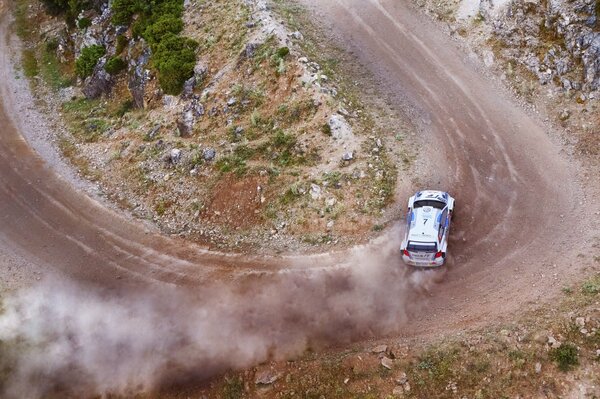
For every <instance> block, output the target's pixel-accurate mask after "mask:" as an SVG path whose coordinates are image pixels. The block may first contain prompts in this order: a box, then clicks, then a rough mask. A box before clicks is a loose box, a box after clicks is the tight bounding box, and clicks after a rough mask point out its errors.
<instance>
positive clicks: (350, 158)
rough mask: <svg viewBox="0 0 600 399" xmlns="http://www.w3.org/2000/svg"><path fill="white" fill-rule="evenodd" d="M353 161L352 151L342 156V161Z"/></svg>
mask: <svg viewBox="0 0 600 399" xmlns="http://www.w3.org/2000/svg"><path fill="white" fill-rule="evenodd" d="M353 159H354V153H353V152H352V151H348V152H345V153H344V155H342V160H344V161H346V162H348V161H352V160H353Z"/></svg>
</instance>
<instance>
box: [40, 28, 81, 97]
mask: <svg viewBox="0 0 600 399" xmlns="http://www.w3.org/2000/svg"><path fill="white" fill-rule="evenodd" d="M55 44H56V45H58V43H56V42H55V41H53V40H51V41H48V42H47V43H46V45H45V46H44V48H43V49H42V50H41V60H40V62H39V69H40V76H41V77H42V79H43V80H44V82H46V84H47V85H48V86H49V87H50V88H51V89H53V90H59V89H62V88H63V87H68V86H70V85H71V84H72V82H73V75H72V70H71V69H70V68H69V66H68V65H62V64H61V63H60V61H59V60H58V58H57V57H56V53H55V52H54V51H55V47H54V45H55Z"/></svg>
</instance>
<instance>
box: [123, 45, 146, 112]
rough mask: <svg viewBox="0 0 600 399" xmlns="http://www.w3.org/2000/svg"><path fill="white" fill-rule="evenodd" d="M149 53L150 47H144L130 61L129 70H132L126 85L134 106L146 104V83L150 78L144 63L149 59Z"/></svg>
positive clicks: (139, 106)
mask: <svg viewBox="0 0 600 399" xmlns="http://www.w3.org/2000/svg"><path fill="white" fill-rule="evenodd" d="M150 54H151V51H150V48H149V47H146V48H144V50H143V51H142V54H141V55H140V56H139V57H138V58H137V59H135V60H133V61H131V62H130V70H131V71H132V72H131V73H130V75H129V82H128V87H129V92H130V93H131V97H132V98H133V106H134V107H135V108H144V107H145V106H146V99H145V96H146V83H147V82H148V80H149V79H150V76H149V72H148V71H147V70H146V65H147V64H148V61H149V60H150Z"/></svg>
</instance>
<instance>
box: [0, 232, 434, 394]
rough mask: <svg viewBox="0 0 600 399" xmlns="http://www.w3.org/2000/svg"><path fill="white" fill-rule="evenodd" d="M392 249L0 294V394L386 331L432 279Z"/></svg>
mask: <svg viewBox="0 0 600 399" xmlns="http://www.w3.org/2000/svg"><path fill="white" fill-rule="evenodd" d="M397 258H398V254H397V252H395V251H394V250H393V245H392V244H388V245H383V248H382V246H377V248H376V249H368V247H367V248H361V249H357V250H355V251H354V253H353V255H351V256H350V257H348V258H347V259H346V260H345V261H344V262H343V263H342V264H338V265H337V266H336V267H333V268H330V269H328V268H322V269H314V268H310V267H307V268H306V269H305V270H300V271H294V272H290V273H275V274H270V275H266V276H250V277H245V278H244V279H243V281H237V282H234V283H231V282H230V283H228V284H224V283H207V284H206V286H203V287H198V288H195V289H193V290H191V289H187V288H186V289H183V288H179V287H164V286H155V287H151V288H148V289H146V290H129V291H127V292H123V291H115V290H106V289H97V288H92V287H87V286H84V285H82V284H80V283H74V282H70V281H64V280H57V279H48V280H45V281H43V282H41V283H40V284H39V285H38V286H35V287H32V288H30V289H27V290H25V291H21V292H18V293H17V294H15V295H13V296H11V297H9V298H6V299H5V301H4V303H3V308H4V310H3V313H2V314H1V315H0V356H1V357H0V375H2V373H3V374H4V375H2V380H4V382H3V383H2V385H0V394H1V395H0V396H2V397H6V398H42V397H46V396H48V395H52V394H56V393H57V392H58V393H60V395H61V397H68V396H70V397H89V396H92V395H124V396H129V395H134V394H137V393H142V392H151V391H155V390H157V389H161V388H162V387H164V386H171V385H173V384H185V383H187V382H190V381H196V382H197V381H202V380H203V379H207V378H210V377H212V376H215V375H218V374H219V373H223V372H225V371H227V370H231V369H240V368H246V367H251V366H253V365H256V364H258V363H260V362H263V361H266V360H272V359H275V360H281V359H288V358H293V357H295V356H298V355H300V354H302V353H303V352H304V351H306V350H307V349H308V348H311V349H319V348H323V347H325V346H327V345H333V344H343V343H348V342H351V341H355V340H358V339H362V338H368V337H374V336H383V335H386V334H390V333H392V332H395V331H398V330H399V329H400V328H401V327H402V325H403V324H404V323H406V321H407V319H408V317H409V314H411V312H415V311H418V308H417V307H418V306H419V305H418V304H419V303H423V301H422V300H421V299H420V297H422V295H423V292H424V291H426V290H427V289H429V288H430V286H431V284H435V282H434V279H435V278H436V277H435V274H428V273H411V272H410V271H408V269H407V268H406V267H403V266H402V265H401V264H400V261H399V260H398V259H397ZM309 259H310V258H309ZM312 259H313V260H312V261H311V260H308V261H306V260H305V261H304V262H308V263H310V262H316V260H314V259H315V258H312ZM307 266H308V265H307ZM316 270H318V271H316ZM417 299H419V300H417Z"/></svg>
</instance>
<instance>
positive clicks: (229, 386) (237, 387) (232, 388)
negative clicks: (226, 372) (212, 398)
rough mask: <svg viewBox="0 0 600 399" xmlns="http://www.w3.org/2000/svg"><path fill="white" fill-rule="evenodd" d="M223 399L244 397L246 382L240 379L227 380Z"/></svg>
mask: <svg viewBox="0 0 600 399" xmlns="http://www.w3.org/2000/svg"><path fill="white" fill-rule="evenodd" d="M222 394H223V395H222V398H223V399H240V398H242V397H243V395H244V382H243V381H242V379H241V378H239V377H231V378H228V377H226V378H225V384H224V386H223V392H222Z"/></svg>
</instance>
